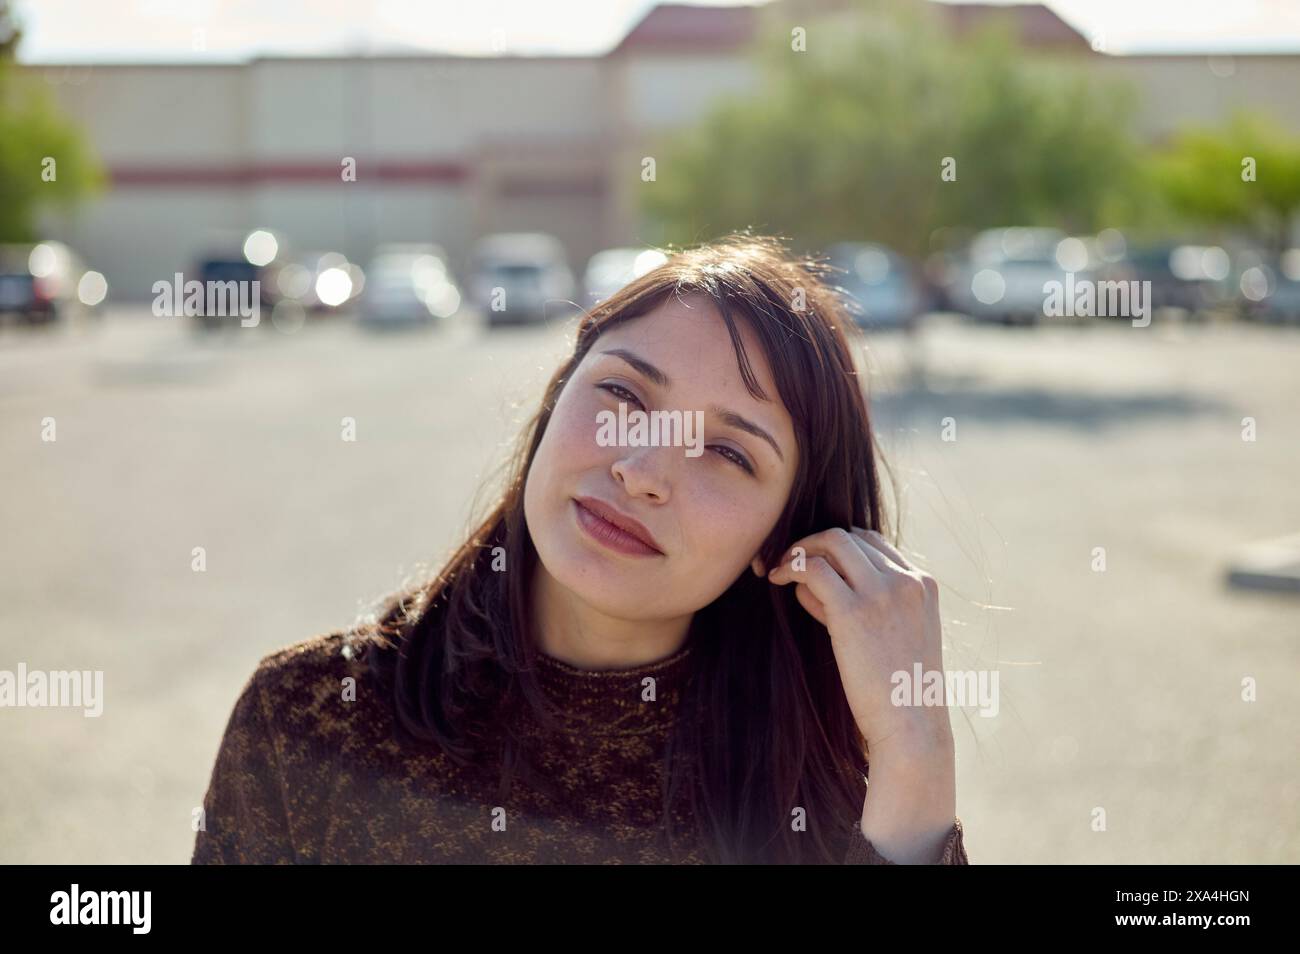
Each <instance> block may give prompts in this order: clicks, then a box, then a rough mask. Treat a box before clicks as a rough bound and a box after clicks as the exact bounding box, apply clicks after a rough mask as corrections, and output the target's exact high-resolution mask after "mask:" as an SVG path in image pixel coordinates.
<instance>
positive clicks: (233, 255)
mask: <svg viewBox="0 0 1300 954" xmlns="http://www.w3.org/2000/svg"><path fill="white" fill-rule="evenodd" d="M200 248H201V251H200V252H199V254H198V255H197V256H196V258H195V260H194V265H193V268H192V269H191V271H190V272H189V273H187V274H185V276H184V277H185V280H186V282H187V283H188V282H189V281H191V280H197V281H199V282H201V283H202V284H203V285H204V286H205V287H206V286H207V283H208V282H223V283H225V282H237V283H241V284H242V283H245V282H248V283H250V284H251V283H252V282H257V283H258V286H257V288H258V307H259V308H260V310H261V311H262V312H263V313H264V314H263V315H262V318H265V319H269V318H270V316H271V310H272V309H273V308H274V307H275V305H276V303H277V302H278V301H280V298H281V296H280V295H279V293H278V291H277V289H276V283H275V276H276V274H277V272H278V271H279V269H280V267H281V265H282V264H283V262H284V259H283V256H284V255H285V254H286V243H285V240H284V237H283V236H281V235H279V234H277V233H275V232H271V231H268V230H267V229H254V230H253V231H251V232H248V233H243V232H235V231H231V230H226V229H221V230H209V231H208V232H207V233H206V234H205V236H204V238H203V244H202V245H201V246H200ZM250 292H251V288H250ZM232 317H233V316H229V315H210V314H207V312H206V311H205V312H204V313H203V314H201V315H196V316H193V317H192V319H191V320H192V321H193V322H194V328H195V330H196V331H200V332H203V331H215V330H222V329H233V328H239V327H242V325H241V323H240V322H238V321H233V320H232ZM258 324H259V325H260V326H261V327H265V328H270V327H271V322H270V321H269V320H260V321H259V322H258Z"/></svg>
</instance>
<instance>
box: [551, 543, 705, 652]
mask: <svg viewBox="0 0 1300 954" xmlns="http://www.w3.org/2000/svg"><path fill="white" fill-rule="evenodd" d="M529 604H530V610H531V612H530V613H529V619H531V620H533V625H534V635H535V636H536V639H537V648H538V649H539V650H540V651H541V652H543V653H545V654H546V655H548V656H550V657H552V658H554V659H558V660H560V661H561V662H563V663H567V664H568V665H570V666H573V667H574V668H575V669H586V670H593V671H599V670H602V669H633V668H636V667H638V666H644V665H646V664H647V663H652V662H658V661H659V660H661V659H666V658H668V657H669V656H672V655H674V654H675V653H676V652H677V651H678V650H680V649H681V648H682V646H684V645H685V643H686V638H687V636H688V634H689V631H690V625H691V617H690V616H683V617H677V618H674V619H651V620H629V619H620V618H618V617H614V616H608V615H606V614H604V613H601V612H599V611H598V610H596V609H594V608H592V607H591V606H589V605H588V604H586V603H584V602H582V601H581V600H579V599H578V598H577V597H576V596H575V595H574V594H573V592H572V591H571V590H569V589H567V588H566V587H564V586H562V585H561V584H560V583H559V582H558V581H557V580H556V579H555V578H554V577H553V576H551V574H550V573H548V572H547V570H546V568H545V567H544V566H542V564H541V563H540V562H538V563H537V565H536V569H535V570H534V572H533V579H532V583H531V586H530V587H529Z"/></svg>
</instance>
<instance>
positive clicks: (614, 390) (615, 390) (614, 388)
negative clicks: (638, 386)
mask: <svg viewBox="0 0 1300 954" xmlns="http://www.w3.org/2000/svg"><path fill="white" fill-rule="evenodd" d="M596 387H598V388H600V389H601V390H604V391H608V392H610V393H611V394H613V395H614V396H615V397H620V398H623V400H625V401H632V402H633V403H635V404H636V405H637V407H640V406H641V400H640V399H639V398H638V397H637V396H636V395H635V394H633V393H632V392H631V391H629V390H628V389H627V388H625V387H623V386H622V385H621V384H598V385H596Z"/></svg>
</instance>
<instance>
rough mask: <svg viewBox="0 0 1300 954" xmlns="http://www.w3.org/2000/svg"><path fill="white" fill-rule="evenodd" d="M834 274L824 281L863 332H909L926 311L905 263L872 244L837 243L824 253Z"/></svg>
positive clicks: (917, 284) (921, 293) (916, 278)
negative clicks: (833, 288) (837, 293)
mask: <svg viewBox="0 0 1300 954" xmlns="http://www.w3.org/2000/svg"><path fill="white" fill-rule="evenodd" d="M826 258H827V262H828V264H830V265H831V266H832V267H833V268H834V269H835V271H833V272H831V273H830V274H829V275H828V276H827V279H828V280H829V281H830V282H831V283H832V284H833V285H836V286H838V287H839V288H840V289H841V293H842V297H843V298H844V300H845V305H846V306H847V307H848V309H849V312H850V314H852V315H853V318H854V320H855V321H856V322H857V323H858V324H859V325H861V326H863V327H864V328H870V329H881V328H909V327H911V326H913V325H914V324H915V323H916V321H917V319H918V318H919V317H920V315H921V312H922V311H923V310H924V309H925V292H924V288H923V286H922V284H921V280H920V277H919V276H918V274H917V272H916V270H915V269H914V268H913V267H912V265H911V263H909V262H908V261H907V259H905V258H903V257H902V256H901V255H899V254H898V253H897V252H895V251H893V250H892V249H889V248H886V247H885V246H883V245H877V244H874V243H871V242H839V243H837V244H835V245H832V246H830V247H829V248H828V249H826Z"/></svg>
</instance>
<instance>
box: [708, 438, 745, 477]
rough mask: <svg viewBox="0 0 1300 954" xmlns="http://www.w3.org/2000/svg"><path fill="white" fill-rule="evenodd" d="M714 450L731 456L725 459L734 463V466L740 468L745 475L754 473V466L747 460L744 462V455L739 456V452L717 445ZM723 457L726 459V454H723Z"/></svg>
mask: <svg viewBox="0 0 1300 954" xmlns="http://www.w3.org/2000/svg"><path fill="white" fill-rule="evenodd" d="M715 450H718V451H726V452H727V454H731V455H732V456H731V457H728V458H727V459H728V460H731V461H734V462H735V463H736V465H737V466H738V467H740V468H741V469H742V470H744V471H745V472H746V473H749V474H752V473H753V472H754V466H753V465H752V464H751V463H750V462H749V461H748V460H746V459H745V455H744V454H741V453H740V452H739V451H736V450H733V449H732V448H730V447H726V446H724V445H718V446H717V447H715ZM723 456H724V457H726V454H723Z"/></svg>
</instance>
